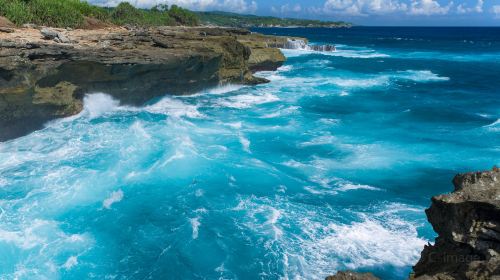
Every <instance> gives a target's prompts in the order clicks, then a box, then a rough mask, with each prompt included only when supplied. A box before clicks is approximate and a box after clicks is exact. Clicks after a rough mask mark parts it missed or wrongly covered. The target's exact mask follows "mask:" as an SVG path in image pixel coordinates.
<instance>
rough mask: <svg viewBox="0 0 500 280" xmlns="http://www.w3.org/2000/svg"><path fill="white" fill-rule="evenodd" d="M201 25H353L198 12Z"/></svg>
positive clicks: (333, 26) (299, 26)
mask: <svg viewBox="0 0 500 280" xmlns="http://www.w3.org/2000/svg"><path fill="white" fill-rule="evenodd" d="M196 15H197V16H198V18H199V19H200V23H201V24H204V25H213V26H227V27H240V28H254V27H276V28H304V27H305V28H318V27H320V28H349V27H352V26H353V25H352V24H351V23H348V22H344V21H322V20H310V19H299V18H278V17H272V16H256V15H243V14H236V13H229V12H219V11H215V12H196Z"/></svg>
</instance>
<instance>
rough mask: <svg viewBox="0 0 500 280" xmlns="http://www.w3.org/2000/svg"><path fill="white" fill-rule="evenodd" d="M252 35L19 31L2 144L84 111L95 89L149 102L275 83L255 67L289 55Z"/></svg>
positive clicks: (6, 68)
mask: <svg viewBox="0 0 500 280" xmlns="http://www.w3.org/2000/svg"><path fill="white" fill-rule="evenodd" d="M39 32H40V33H41V34H43V38H46V39H42V38H41V36H39V34H40V33H39ZM233 32H234V33H233ZM9 36H10V37H9ZM23 36H25V38H23ZM245 36H254V35H253V34H250V33H249V32H248V31H245V30H240V29H235V30H233V29H226V28H206V27H200V28H184V27H158V28H149V29H141V30H139V29H137V28H135V29H133V30H127V29H125V28H118V27H115V28H109V29H97V30H73V31H68V30H64V31H58V30H56V29H49V28H43V29H42V30H40V31H38V30H26V29H22V30H21V29H17V30H16V32H15V33H13V34H12V35H10V34H6V35H3V37H2V38H1V39H0V127H1V128H2V129H1V130H0V141H5V140H7V139H11V138H14V137H18V136H22V135H24V134H26V133H29V132H31V131H33V130H34V129H38V128H41V127H42V126H43V124H44V123H45V122H47V121H48V120H51V119H54V118H59V117H65V116H70V115H73V114H76V113H78V112H79V111H81V109H82V100H83V96H84V95H85V94H86V93H89V92H105V93H107V94H110V95H112V96H113V97H114V98H115V99H117V100H119V101H120V102H121V103H122V104H130V105H142V104H144V103H145V102H146V101H148V100H150V99H152V98H155V97H158V96H162V95H165V94H190V93H195V92H198V91H200V90H202V89H204V88H207V87H214V86H217V85H220V84H228V83H240V84H250V85H253V84H259V83H265V82H268V81H267V80H266V79H263V78H259V77H255V76H253V74H252V70H254V69H259V68H266V69H267V68H276V67H279V66H280V65H281V64H282V63H283V62H284V61H285V58H284V56H283V55H282V54H281V53H280V52H279V50H277V49H272V48H268V47H267V46H266V45H265V43H262V44H260V45H258V46H257V45H253V44H250V43H248V42H250V41H252V42H255V41H256V40H257V39H258V38H257V37H252V38H251V39H249V38H247V39H244V37H245ZM266 38H267V37H266ZM269 38H270V37H269ZM269 38H267V39H269ZM240 39H241V40H240ZM267 39H266V40H267ZM72 40H76V41H77V42H78V43H71V44H68V42H72ZM276 40H278V39H276ZM61 43H64V44H61ZM253 47H255V50H254V49H253ZM257 58H258V59H257ZM271 66H272V67H271Z"/></svg>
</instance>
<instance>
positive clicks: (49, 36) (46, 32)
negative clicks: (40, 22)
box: [40, 28, 59, 40]
mask: <svg viewBox="0 0 500 280" xmlns="http://www.w3.org/2000/svg"><path fill="white" fill-rule="evenodd" d="M40 33H42V36H43V38H44V39H45V40H54V39H56V38H57V37H58V35H59V32H57V31H55V30H54V29H51V28H42V29H41V30H40Z"/></svg>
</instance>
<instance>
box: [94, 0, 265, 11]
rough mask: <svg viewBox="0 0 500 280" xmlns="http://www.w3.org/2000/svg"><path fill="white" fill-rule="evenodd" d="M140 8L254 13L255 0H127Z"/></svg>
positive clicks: (105, 2)
mask: <svg viewBox="0 0 500 280" xmlns="http://www.w3.org/2000/svg"><path fill="white" fill-rule="evenodd" d="M123 1H124V0H89V3H92V4H96V5H100V6H111V7H113V6H116V5H118V4H119V3H120V2H123ZM127 2H129V3H130V4H132V5H134V6H136V7H140V8H150V7H152V6H154V5H157V4H168V5H173V4H175V5H178V6H181V7H184V8H188V9H190V10H195V11H207V10H220V11H230V12H235V13H254V12H255V11H256V10H257V2H255V1H253V0H127Z"/></svg>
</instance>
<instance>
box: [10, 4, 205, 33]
mask: <svg viewBox="0 0 500 280" xmlns="http://www.w3.org/2000/svg"><path fill="white" fill-rule="evenodd" d="M0 16H4V17H6V18H8V19H9V20H10V21H12V22H13V23H15V24H17V25H22V24H25V23H34V24H38V25H45V26H52V27H72V28H79V27H84V24H85V17H90V18H96V19H98V20H100V21H103V22H107V23H113V24H117V25H125V24H129V25H137V26H160V25H190V26H194V25H198V18H197V16H196V15H195V14H194V13H193V12H191V11H189V10H186V9H183V8H180V7H178V6H175V5H173V6H172V7H171V8H170V9H168V6H166V5H159V6H155V7H153V8H152V9H150V10H147V9H138V8H135V7H134V6H132V5H131V4H130V3H127V2H123V3H120V4H119V5H118V6H117V7H115V8H102V7H97V6H94V5H90V4H89V3H87V2H85V1H82V0H0Z"/></svg>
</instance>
